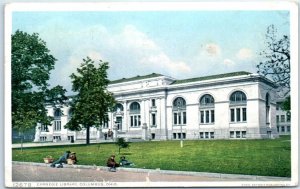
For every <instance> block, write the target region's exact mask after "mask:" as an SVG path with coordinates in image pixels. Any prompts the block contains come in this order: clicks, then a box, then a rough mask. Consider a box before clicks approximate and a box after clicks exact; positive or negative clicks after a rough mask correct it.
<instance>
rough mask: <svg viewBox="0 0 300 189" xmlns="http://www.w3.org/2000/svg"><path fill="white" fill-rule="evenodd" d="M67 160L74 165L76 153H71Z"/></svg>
mask: <svg viewBox="0 0 300 189" xmlns="http://www.w3.org/2000/svg"><path fill="white" fill-rule="evenodd" d="M69 159H71V160H72V161H73V164H76V163H77V162H78V161H77V157H76V153H75V152H71V153H70V155H69Z"/></svg>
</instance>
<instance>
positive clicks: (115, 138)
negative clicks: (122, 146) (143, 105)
mask: <svg viewBox="0 0 300 189" xmlns="http://www.w3.org/2000/svg"><path fill="white" fill-rule="evenodd" d="M113 132H114V133H113V136H114V139H113V140H114V141H116V140H117V137H118V134H117V132H118V126H117V125H114V127H113Z"/></svg>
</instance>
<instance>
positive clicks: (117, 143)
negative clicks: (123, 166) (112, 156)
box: [116, 138, 129, 154]
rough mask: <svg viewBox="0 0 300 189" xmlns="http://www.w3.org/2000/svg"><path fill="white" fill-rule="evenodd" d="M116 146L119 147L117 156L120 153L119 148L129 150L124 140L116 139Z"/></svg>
mask: <svg viewBox="0 0 300 189" xmlns="http://www.w3.org/2000/svg"><path fill="white" fill-rule="evenodd" d="M116 145H117V146H118V147H119V154H120V152H121V148H129V143H128V142H126V141H125V139H124V138H117V141H116Z"/></svg>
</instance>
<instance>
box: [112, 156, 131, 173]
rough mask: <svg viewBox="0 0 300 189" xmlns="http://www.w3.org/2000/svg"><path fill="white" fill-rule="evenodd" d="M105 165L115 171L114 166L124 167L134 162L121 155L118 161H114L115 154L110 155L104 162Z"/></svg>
mask: <svg viewBox="0 0 300 189" xmlns="http://www.w3.org/2000/svg"><path fill="white" fill-rule="evenodd" d="M106 165H107V167H109V171H112V172H114V171H116V167H119V166H123V167H126V166H134V163H132V162H130V161H128V160H127V159H126V158H125V156H121V158H120V161H119V163H118V162H116V160H115V155H111V156H110V157H109V158H108V160H107V162H106Z"/></svg>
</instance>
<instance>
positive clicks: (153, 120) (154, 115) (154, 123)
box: [151, 114, 156, 125]
mask: <svg viewBox="0 0 300 189" xmlns="http://www.w3.org/2000/svg"><path fill="white" fill-rule="evenodd" d="M151 115H152V118H151V119H152V125H156V114H151Z"/></svg>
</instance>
